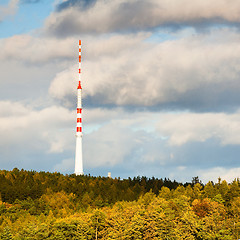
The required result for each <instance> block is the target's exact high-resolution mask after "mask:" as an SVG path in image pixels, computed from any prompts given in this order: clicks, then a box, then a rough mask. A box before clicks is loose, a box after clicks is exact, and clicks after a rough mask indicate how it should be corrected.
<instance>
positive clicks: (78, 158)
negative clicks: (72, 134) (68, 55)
mask: <svg viewBox="0 0 240 240" xmlns="http://www.w3.org/2000/svg"><path fill="white" fill-rule="evenodd" d="M78 76H79V79H78V87H77V129H76V153H75V174H76V175H83V160H82V136H83V134H82V87H81V40H79V70H78Z"/></svg>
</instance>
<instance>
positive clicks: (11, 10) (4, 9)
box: [0, 0, 19, 22]
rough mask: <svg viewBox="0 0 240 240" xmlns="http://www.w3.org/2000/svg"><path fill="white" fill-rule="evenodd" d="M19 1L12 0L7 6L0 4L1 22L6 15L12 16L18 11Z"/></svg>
mask: <svg viewBox="0 0 240 240" xmlns="http://www.w3.org/2000/svg"><path fill="white" fill-rule="evenodd" d="M18 3H19V0H10V1H9V3H8V5H7V6H1V5H0V22H2V21H3V20H4V19H5V18H6V17H8V16H12V15H14V14H15V13H16V11H17V9H18Z"/></svg>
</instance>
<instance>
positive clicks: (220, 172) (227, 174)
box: [197, 167, 240, 183]
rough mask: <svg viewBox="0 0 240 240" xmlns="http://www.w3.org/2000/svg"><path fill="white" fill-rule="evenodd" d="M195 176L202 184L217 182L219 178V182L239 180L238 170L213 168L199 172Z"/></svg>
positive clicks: (239, 170) (239, 172)
mask: <svg viewBox="0 0 240 240" xmlns="http://www.w3.org/2000/svg"><path fill="white" fill-rule="evenodd" d="M197 174H198V176H200V179H201V180H202V181H203V182H204V183H207V182H208V181H213V182H218V178H219V177H220V178H221V180H226V181H227V182H232V181H233V180H234V179H236V178H240V168H224V167H215V168H212V169H204V170H199V171H197Z"/></svg>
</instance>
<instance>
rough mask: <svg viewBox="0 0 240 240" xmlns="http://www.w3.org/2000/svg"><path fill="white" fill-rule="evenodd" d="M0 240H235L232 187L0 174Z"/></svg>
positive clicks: (237, 191) (239, 200)
mask: <svg viewBox="0 0 240 240" xmlns="http://www.w3.org/2000/svg"><path fill="white" fill-rule="evenodd" d="M0 194H1V199H0V236H1V239H204V240H206V239H234V240H235V239H238V238H239V237H240V181H239V179H236V180H234V181H233V182H232V183H227V182H226V181H224V180H223V181H222V180H221V179H219V181H218V183H215V184H214V183H213V182H209V183H207V184H206V185H204V184H202V183H201V182H200V181H199V180H198V178H193V181H192V183H185V184H182V183H178V182H176V181H171V180H169V179H157V178H146V177H136V178H133V179H131V178H128V179H123V180H121V179H117V178H115V179H111V178H104V177H92V176H75V175H62V174H60V173H48V172H35V171H24V170H21V171H20V170H18V169H13V170H12V171H5V170H1V171H0Z"/></svg>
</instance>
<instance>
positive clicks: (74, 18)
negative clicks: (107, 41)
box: [45, 0, 240, 37]
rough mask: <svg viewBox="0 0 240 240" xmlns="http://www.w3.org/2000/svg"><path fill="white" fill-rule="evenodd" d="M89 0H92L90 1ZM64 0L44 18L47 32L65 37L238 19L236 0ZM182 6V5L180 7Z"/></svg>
mask: <svg viewBox="0 0 240 240" xmlns="http://www.w3.org/2000/svg"><path fill="white" fill-rule="evenodd" d="M91 3H92V1H91ZM85 5H86V4H85V1H81V0H79V1H72V0H71V1H70V0H68V1H66V2H63V3H62V4H60V5H59V6H58V7H57V9H58V10H59V9H61V11H57V12H54V13H52V14H51V15H50V17H49V18H48V19H47V20H46V24H45V30H46V32H47V33H48V34H51V35H52V34H53V35H56V36H58V37H66V36H70V35H74V34H81V33H107V32H119V31H120V32H121V31H143V30H149V29H154V28H158V27H169V26H170V27H177V28H181V27H183V26H194V27H198V26H202V25H206V26H211V25H213V24H216V23H222V24H233V23H239V22H240V17H239V16H240V6H239V2H238V0H233V1H231V4H229V2H227V1H226V0H214V1H207V0H204V1H202V0H195V1H190V0H182V1H178V0H172V1H168V0H161V1H159V0H150V1H141V0H134V1H127V0H121V1H119V0H98V1H96V2H94V4H90V7H88V8H86V7H85ZM183 6H184V7H183Z"/></svg>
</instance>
